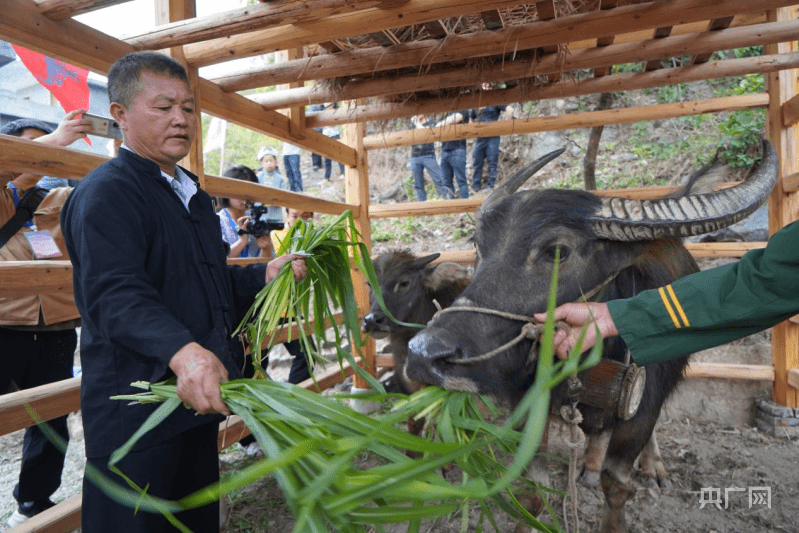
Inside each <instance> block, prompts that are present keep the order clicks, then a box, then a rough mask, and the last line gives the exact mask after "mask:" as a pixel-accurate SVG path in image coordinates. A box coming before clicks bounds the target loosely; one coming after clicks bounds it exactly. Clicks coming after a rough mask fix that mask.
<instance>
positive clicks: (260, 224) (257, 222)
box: [238, 203, 285, 237]
mask: <svg viewBox="0 0 799 533" xmlns="http://www.w3.org/2000/svg"><path fill="white" fill-rule="evenodd" d="M249 207H250V213H249V216H250V218H249V220H247V224H246V225H245V226H244V229H239V230H238V234H239V235H244V234H250V235H253V236H255V237H261V236H262V235H267V234H269V232H270V231H275V230H280V229H283V228H284V227H285V224H283V222H280V221H277V220H270V219H269V217H268V212H269V206H266V205H264V204H261V203H253V204H249Z"/></svg>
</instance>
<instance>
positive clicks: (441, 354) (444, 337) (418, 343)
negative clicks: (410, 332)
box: [408, 328, 459, 362]
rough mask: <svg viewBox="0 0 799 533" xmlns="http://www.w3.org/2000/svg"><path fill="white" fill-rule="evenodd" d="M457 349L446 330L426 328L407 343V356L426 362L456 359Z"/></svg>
mask: <svg viewBox="0 0 799 533" xmlns="http://www.w3.org/2000/svg"><path fill="white" fill-rule="evenodd" d="M458 352H459V348H458V345H457V343H456V342H455V339H454V338H453V337H452V335H451V334H450V333H449V332H448V331H446V330H438V329H435V328H427V329H425V330H423V331H421V332H419V333H418V334H417V335H416V336H415V337H413V338H412V339H411V340H410V342H409V343H408V356H409V357H417V358H421V359H424V360H426V361H428V362H433V361H440V360H447V359H452V358H454V357H457V355H458Z"/></svg>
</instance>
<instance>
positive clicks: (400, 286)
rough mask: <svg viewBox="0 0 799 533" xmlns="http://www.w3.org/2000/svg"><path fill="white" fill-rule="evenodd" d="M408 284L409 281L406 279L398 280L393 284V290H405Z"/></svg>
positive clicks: (409, 283)
mask: <svg viewBox="0 0 799 533" xmlns="http://www.w3.org/2000/svg"><path fill="white" fill-rule="evenodd" d="M410 286H411V282H410V281H408V280H407V279H403V280H400V281H398V282H397V284H396V285H394V292H400V291H406V290H408V287H410Z"/></svg>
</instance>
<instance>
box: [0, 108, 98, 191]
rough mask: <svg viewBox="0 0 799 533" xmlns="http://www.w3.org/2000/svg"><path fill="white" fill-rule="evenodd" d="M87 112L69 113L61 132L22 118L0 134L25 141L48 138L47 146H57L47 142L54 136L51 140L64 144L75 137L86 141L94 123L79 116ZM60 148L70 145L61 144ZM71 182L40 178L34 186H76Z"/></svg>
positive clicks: (38, 122)
mask: <svg viewBox="0 0 799 533" xmlns="http://www.w3.org/2000/svg"><path fill="white" fill-rule="evenodd" d="M86 112H87V111H86V110H85V109H75V110H74V111H70V112H69V113H67V114H66V116H65V117H64V118H63V119H62V120H61V122H60V123H59V125H58V128H57V129H58V130H60V131H53V128H51V127H50V126H49V125H48V124H45V123H44V122H42V121H40V120H34V119H30V118H21V119H17V120H13V121H11V122H9V123H8V124H6V125H4V126H3V127H2V128H0V134H2V135H13V136H14V137H21V138H23V139H28V140H29V141H33V140H36V139H39V138H40V137H45V136H47V137H46V138H45V140H44V141H43V142H45V143H46V144H56V143H51V142H49V141H48V140H47V138H48V137H50V136H51V135H54V136H55V137H50V138H55V139H58V140H59V141H58V142H63V140H64V139H66V138H72V137H75V140H78V139H85V138H86V134H87V132H90V131H91V130H92V127H91V125H92V123H91V121H90V120H88V119H83V118H77V116H78V115H81V114H83V113H86ZM76 134H79V135H76ZM72 142H74V141H72ZM70 144H72V143H70ZM58 146H68V145H60V144H59V145H58ZM70 181H71V180H66V179H63V178H53V177H50V176H44V177H42V176H38V183H35V184H34V185H38V186H39V187H42V188H45V189H55V188H56V187H68V186H72V185H74V182H72V183H70Z"/></svg>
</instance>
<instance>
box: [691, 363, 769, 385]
mask: <svg viewBox="0 0 799 533" xmlns="http://www.w3.org/2000/svg"><path fill="white" fill-rule="evenodd" d="M683 376H685V377H687V378H718V379H742V380H747V381H774V367H772V366H767V365H740V364H735V363H699V362H696V363H688V366H687V367H686V368H685V371H684V372H683Z"/></svg>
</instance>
